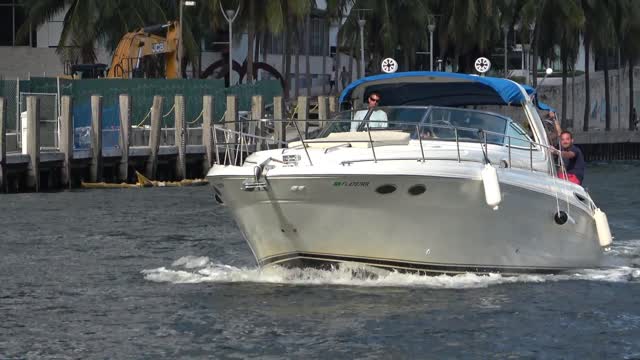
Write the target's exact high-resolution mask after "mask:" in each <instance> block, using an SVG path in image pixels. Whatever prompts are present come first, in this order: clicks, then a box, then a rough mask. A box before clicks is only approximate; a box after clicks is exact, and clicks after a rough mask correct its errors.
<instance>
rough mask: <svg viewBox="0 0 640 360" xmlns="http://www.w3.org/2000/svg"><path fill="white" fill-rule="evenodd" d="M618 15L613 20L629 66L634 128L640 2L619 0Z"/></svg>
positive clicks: (630, 122) (633, 126)
mask: <svg viewBox="0 0 640 360" xmlns="http://www.w3.org/2000/svg"><path fill="white" fill-rule="evenodd" d="M619 14H620V16H619V18H618V19H617V21H616V22H615V23H616V24H617V26H616V33H617V36H618V41H619V43H620V47H621V53H622V58H623V60H624V61H625V62H626V63H627V65H628V66H629V79H628V81H629V119H628V128H629V130H635V118H634V117H633V114H634V110H635V104H634V100H635V99H634V79H633V69H634V67H635V65H636V64H637V62H638V59H640V43H639V42H638V41H637V39H638V38H639V37H640V4H638V2H637V1H634V0H621V1H620V13H619Z"/></svg>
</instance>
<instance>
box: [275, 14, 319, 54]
mask: <svg viewBox="0 0 640 360" xmlns="http://www.w3.org/2000/svg"><path fill="white" fill-rule="evenodd" d="M302 24H304V22H302ZM309 27H310V28H311V44H310V49H309V55H312V56H322V55H329V24H328V23H327V21H326V20H325V19H323V18H316V17H312V18H311V20H310V22H309ZM300 30H301V31H304V25H302V26H301V28H300ZM289 36H294V35H292V34H289ZM283 37H284V34H283V33H280V34H269V36H268V40H267V44H268V46H267V50H268V52H269V54H282V53H284V46H283V41H282V40H283ZM302 39H303V41H302V42H300V43H299V46H300V47H301V48H300V55H306V52H305V51H304V46H305V43H304V41H305V40H306V39H305V37H304V34H302ZM293 54H294V53H292V54H291V55H293Z"/></svg>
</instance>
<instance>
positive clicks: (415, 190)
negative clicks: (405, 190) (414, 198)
mask: <svg viewBox="0 0 640 360" xmlns="http://www.w3.org/2000/svg"><path fill="white" fill-rule="evenodd" d="M425 191H427V187H426V186H424V185H422V184H417V185H413V186H412V187H410V188H409V194H411V195H421V194H424V192H425Z"/></svg>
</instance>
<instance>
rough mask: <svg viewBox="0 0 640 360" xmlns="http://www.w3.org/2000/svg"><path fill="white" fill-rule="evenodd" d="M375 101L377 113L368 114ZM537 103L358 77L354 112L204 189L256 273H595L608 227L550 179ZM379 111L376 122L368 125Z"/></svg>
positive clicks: (481, 85)
mask: <svg viewBox="0 0 640 360" xmlns="http://www.w3.org/2000/svg"><path fill="white" fill-rule="evenodd" d="M372 92H376V93H377V94H379V95H380V97H381V103H380V106H379V107H376V108H375V109H371V110H366V106H365V103H366V99H367V98H368V97H369V95H370V94H371V93H372ZM533 93H534V91H533V89H531V88H529V87H525V86H522V85H519V84H517V83H515V82H513V81H511V80H507V79H499V78H490V77H478V76H473V75H464V74H454V73H441V72H406V73H395V74H384V75H376V76H371V77H367V78H363V79H360V80H358V81H356V82H354V83H352V84H351V85H349V87H348V88H346V89H345V91H344V92H343V93H342V95H341V97H340V102H341V105H342V107H343V108H345V107H347V108H355V109H358V108H361V109H363V110H359V111H364V115H363V113H360V115H359V116H358V115H357V114H354V111H357V110H347V111H343V112H340V113H338V114H337V116H336V117H335V119H334V120H332V121H330V122H329V124H328V125H327V126H325V128H324V130H323V131H322V132H320V133H319V135H318V136H317V137H315V138H313V139H305V140H299V139H298V140H297V141H294V142H291V143H289V144H288V147H287V148H284V149H271V150H265V151H258V152H255V153H253V154H251V155H250V156H248V157H247V158H246V159H245V160H244V162H243V163H242V165H241V166H230V165H214V166H213V167H212V168H211V170H210V171H209V173H208V175H207V178H208V180H209V182H210V184H211V185H212V186H213V189H214V191H215V197H216V199H217V201H218V202H220V203H224V204H225V205H226V206H228V207H229V209H230V210H231V212H232V214H233V216H234V218H235V220H236V222H237V224H238V226H239V228H240V230H241V231H242V234H243V235H244V237H245V238H246V240H247V242H248V244H249V246H250V247H251V250H252V252H253V254H254V255H255V258H256V260H257V262H258V264H259V265H268V264H279V265H283V266H326V265H333V264H336V263H341V262H356V263H362V264H367V265H371V266H376V267H383V268H390V269H395V270H400V271H419V272H423V271H424V272H435V273H460V272H478V273H481V272H500V273H506V274H513V273H523V272H525V273H531V272H533V273H553V272H561V271H566V270H569V269H576V268H590V267H598V266H600V263H601V258H602V254H603V251H605V249H606V248H607V247H608V246H609V245H610V243H611V234H610V230H609V225H608V222H607V219H606V216H605V215H604V213H603V212H601V211H600V210H599V209H598V208H597V207H596V205H595V204H594V202H593V201H592V199H591V197H590V196H589V194H588V193H587V192H586V191H585V189H584V188H583V187H581V186H579V185H576V184H573V183H571V182H569V181H566V180H562V179H560V178H558V176H557V169H558V166H557V164H555V163H554V155H553V153H552V151H551V149H550V147H549V142H548V140H547V136H546V133H545V129H544V127H543V124H542V122H541V120H540V117H539V115H538V112H537V110H536V103H535V102H534V100H533V97H532V94H533ZM378 111H383V112H384V113H385V114H386V119H387V120H386V121H384V124H382V125H381V124H380V123H381V122H382V121H381V120H380V119H381V117H380V116H376V117H375V119H376V121H375V122H376V123H377V124H374V121H370V120H369V118H370V117H371V116H372V114H373V113H374V112H378ZM358 118H360V119H362V120H354V119H358ZM354 122H356V123H355V126H354Z"/></svg>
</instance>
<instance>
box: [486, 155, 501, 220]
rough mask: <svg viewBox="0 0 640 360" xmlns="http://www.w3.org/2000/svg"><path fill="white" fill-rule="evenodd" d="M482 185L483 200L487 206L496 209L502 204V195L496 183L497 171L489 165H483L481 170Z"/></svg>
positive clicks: (498, 184)
mask: <svg viewBox="0 0 640 360" xmlns="http://www.w3.org/2000/svg"><path fill="white" fill-rule="evenodd" d="M482 183H483V184H484V198H485V201H486V202H487V205H489V206H491V207H493V208H494V210H497V209H498V205H500V203H501V202H502V194H501V192H500V182H499V181H498V171H497V170H496V168H494V167H493V166H491V164H485V165H484V169H482Z"/></svg>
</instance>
